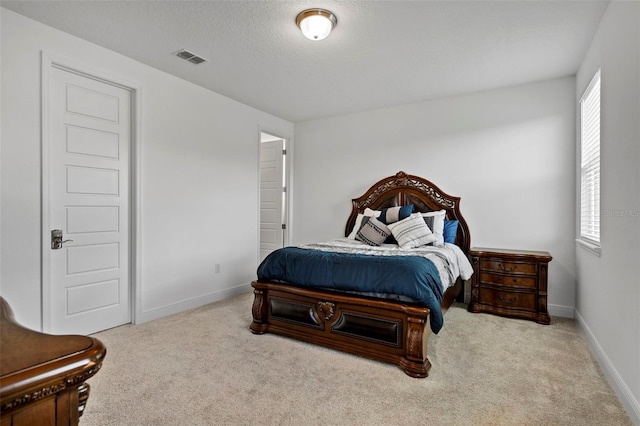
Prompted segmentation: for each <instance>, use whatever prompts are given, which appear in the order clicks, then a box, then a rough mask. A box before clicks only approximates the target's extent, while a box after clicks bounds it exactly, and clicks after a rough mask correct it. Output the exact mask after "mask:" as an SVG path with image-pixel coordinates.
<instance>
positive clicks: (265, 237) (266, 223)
mask: <svg viewBox="0 0 640 426" xmlns="http://www.w3.org/2000/svg"><path fill="white" fill-rule="evenodd" d="M283 147H284V141H283V140H275V141H270V142H262V143H261V144H260V261H262V260H263V259H264V258H265V257H266V256H267V255H268V254H269V253H271V252H272V251H273V250H276V249H279V248H281V247H282V245H283V242H284V237H283V230H282V223H283V220H282V218H283V216H282V208H283V199H284V197H283V177H282V173H283V154H282V150H283Z"/></svg>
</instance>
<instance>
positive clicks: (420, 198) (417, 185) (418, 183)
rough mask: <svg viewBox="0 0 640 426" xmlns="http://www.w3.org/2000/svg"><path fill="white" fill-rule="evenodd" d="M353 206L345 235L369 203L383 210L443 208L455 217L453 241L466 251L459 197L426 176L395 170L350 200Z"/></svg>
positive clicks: (466, 229)
mask: <svg viewBox="0 0 640 426" xmlns="http://www.w3.org/2000/svg"><path fill="white" fill-rule="evenodd" d="M351 204H352V210H351V214H350V215H349V219H348V220H347V225H346V227H345V236H347V235H349V234H350V233H351V230H352V229H353V227H354V225H355V223H356V218H357V217H358V213H363V212H364V210H365V209H366V208H367V207H369V208H370V209H373V210H382V209H384V208H386V207H395V206H404V205H407V204H413V205H414V209H415V210H414V211H418V212H429V211H435V210H445V211H446V214H447V219H448V220H458V222H459V223H458V234H457V235H456V245H458V247H460V248H461V249H462V251H463V252H465V253H468V252H469V248H470V246H471V236H470V234H469V226H468V225H467V222H466V220H464V217H463V216H462V213H460V197H453V196H451V195H449V194H447V193H445V192H443V191H442V190H441V189H440V188H438V187H437V186H436V185H434V184H433V183H431V182H429V181H428V180H426V179H424V178H421V177H419V176H413V175H409V174H407V173H405V172H398V173H396V174H395V176H389V177H386V178H384V179H382V180H380V181H378V182H376V183H375V184H373V186H371V188H369V190H368V191H367V192H365V193H364V195H362V196H360V197H358V198H354V199H352V200H351Z"/></svg>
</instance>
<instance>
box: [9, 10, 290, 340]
mask: <svg viewBox="0 0 640 426" xmlns="http://www.w3.org/2000/svg"><path fill="white" fill-rule="evenodd" d="M0 13H1V15H2V23H1V31H2V32H1V43H2V44H1V47H2V51H1V53H2V67H1V71H2V77H1V78H2V80H1V84H2V95H1V96H2V117H1V124H2V130H1V143H2V145H1V151H2V157H1V178H0V183H1V189H2V192H1V201H2V204H1V210H0V220H1V222H0V230H1V232H2V236H1V246H0V247H1V251H0V256H1V265H2V267H1V270H0V286H1V287H0V293H1V294H2V296H3V297H5V298H6V299H7V300H8V301H9V303H10V304H11V306H12V308H13V310H14V312H15V314H16V317H17V319H18V321H20V322H22V323H23V324H24V325H26V326H28V327H31V328H34V329H40V323H41V318H40V315H41V313H40V309H41V306H40V300H41V277H40V275H41V267H40V263H41V243H40V232H41V230H40V210H41V201H40V197H41V193H40V182H41V173H40V160H41V150H40V143H41V141H40V128H41V125H40V52H41V50H44V51H45V52H47V53H48V54H50V55H54V56H57V57H61V58H66V59H68V60H71V61H74V62H78V63H81V64H85V65H86V66H87V67H88V68H90V69H95V70H99V71H100V72H103V73H106V74H110V75H113V76H116V77H121V78H123V79H125V80H127V81H131V82H134V83H135V84H137V85H138V86H139V87H140V88H141V98H140V101H141V104H140V111H141V116H140V122H139V123H138V125H139V126H140V135H141V140H140V141H138V143H139V144H140V154H141V158H140V164H141V169H140V170H139V172H140V195H141V197H140V202H141V210H140V212H139V213H140V218H139V223H140V224H141V235H142V238H141V241H139V244H140V249H139V252H140V253H141V258H140V259H138V261H139V262H140V277H141V281H140V282H138V289H139V292H138V294H137V299H138V306H137V308H138V320H139V321H144V320H148V319H152V318H156V317H159V316H162V315H165V314H168V313H172V312H176V311H179V310H181V309H185V308H189V307H193V306H198V305H201V304H204V303H208V302H210V301H213V300H217V299H218V298H222V297H224V296H225V295H227V294H229V293H230V292H233V291H235V290H244V289H245V288H247V286H246V285H247V284H248V283H249V281H251V279H253V278H254V276H255V266H257V260H258V146H259V137H260V136H259V131H260V128H266V129H269V130H271V131H272V132H277V134H279V135H283V136H285V137H290V136H292V135H293V124H292V123H290V122H287V121H284V120H281V119H279V118H277V117H274V116H272V115H269V114H266V113H263V112H260V111H258V110H256V109H253V108H250V107H248V106H246V105H243V104H240V103H238V102H235V101H233V100H231V99H228V98H225V97H223V96H221V95H219V94H216V93H213V92H211V91H208V90H206V89H203V88H201V87H198V86H196V85H193V84H191V83H188V82H186V81H184V80H181V79H178V78H176V77H173V76H170V75H168V74H165V73H163V72H160V71H158V70H156V69H153V68H151V67H148V66H146V65H143V64H141V63H139V62H136V61H133V60H131V59H129V58H126V57H123V56H121V55H118V54H116V53H114V52H111V51H109V50H106V49H103V48H101V47H99V46H96V45H94V44H91V43H88V42H86V41H84V40H81V39H78V38H76V37H73V36H71V35H69V34H66V33H63V32H60V31H57V30H54V29H52V28H50V27H47V26H44V25H42V24H40V23H37V22H35V21H33V20H30V19H27V18H25V17H22V16H21V15H18V14H15V13H13V12H11V11H8V10H6V9H2V8H0ZM205 72H206V71H205ZM216 263H220V264H221V273H219V274H215V273H214V265H215V264H216Z"/></svg>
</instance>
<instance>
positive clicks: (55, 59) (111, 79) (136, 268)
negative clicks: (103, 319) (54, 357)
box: [40, 50, 142, 331]
mask: <svg viewBox="0 0 640 426" xmlns="http://www.w3.org/2000/svg"><path fill="white" fill-rule="evenodd" d="M40 55H41V76H40V83H41V95H40V96H41V97H40V112H41V125H40V132H41V134H40V141H41V147H40V149H41V160H40V161H41V164H40V170H41V176H40V182H41V200H40V202H41V207H40V208H41V219H40V226H41V229H40V233H41V236H42V242H41V244H42V247H41V249H42V252H41V253H42V256H41V264H40V270H41V276H40V285H41V291H42V296H41V301H40V303H41V311H42V318H41V323H40V327H41V330H42V331H47V330H48V329H50V326H51V312H50V309H49V305H50V300H51V292H50V290H51V285H50V281H49V279H50V272H51V271H50V269H49V263H50V262H49V261H50V256H51V249H50V248H49V246H50V244H51V242H50V237H49V234H48V230H49V229H51V227H50V218H49V216H48V212H49V196H50V191H49V187H48V186H47V183H48V182H49V108H48V106H49V103H48V101H49V81H50V76H51V74H50V70H51V68H52V67H59V68H61V69H64V70H66V71H69V72H74V73H77V74H79V75H84V76H87V77H90V78H94V79H98V80H102V81H104V82H105V83H107V84H111V85H114V86H117V87H121V88H123V89H125V90H128V91H129V92H130V102H131V140H130V145H129V153H130V163H129V168H130V170H129V247H130V250H129V303H130V308H131V312H130V316H131V322H132V323H136V320H137V316H138V314H139V309H141V306H142V303H140V302H139V301H138V300H137V295H141V294H142V292H141V290H140V286H141V283H142V271H141V267H140V265H141V264H142V263H141V261H140V260H141V257H140V254H141V251H140V244H139V242H140V241H142V239H141V237H142V224H141V220H140V218H141V217H142V216H141V204H142V203H141V200H142V197H141V191H140V188H141V179H140V176H141V172H142V167H141V165H142V163H141V141H142V138H141V127H142V126H141V125H140V122H141V117H142V115H141V111H140V107H141V103H142V102H141V91H142V89H141V86H140V85H139V84H138V83H136V82H132V81H130V80H128V79H126V78H124V77H121V76H119V75H118V76H116V75H112V74H110V73H108V72H105V71H104V70H98V69H95V68H93V67H90V66H88V65H86V64H84V63H80V62H77V61H75V60H72V59H68V58H63V57H59V56H56V55H53V54H50V53H48V52H46V51H44V50H42V51H40ZM45 212H46V213H47V214H45Z"/></svg>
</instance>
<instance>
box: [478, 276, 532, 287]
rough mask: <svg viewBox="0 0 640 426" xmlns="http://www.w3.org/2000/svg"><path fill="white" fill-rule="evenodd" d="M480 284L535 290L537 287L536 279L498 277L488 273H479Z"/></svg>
mask: <svg viewBox="0 0 640 426" xmlns="http://www.w3.org/2000/svg"><path fill="white" fill-rule="evenodd" d="M480 282H481V283H482V284H497V285H502V286H508V287H526V288H531V289H535V288H537V285H538V280H537V279H536V277H526V276H522V277H521V276H515V275H500V274H491V273H488V272H481V273H480Z"/></svg>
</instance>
